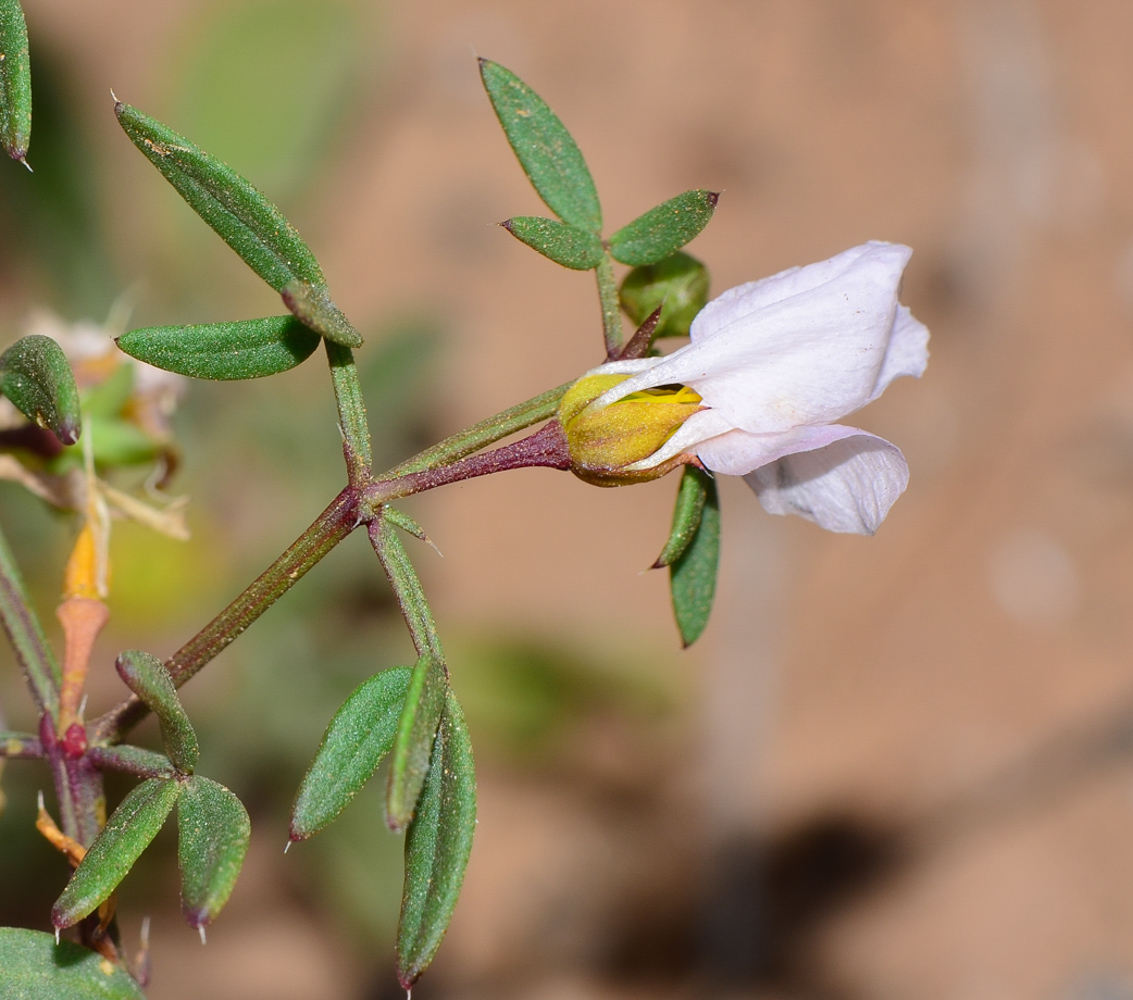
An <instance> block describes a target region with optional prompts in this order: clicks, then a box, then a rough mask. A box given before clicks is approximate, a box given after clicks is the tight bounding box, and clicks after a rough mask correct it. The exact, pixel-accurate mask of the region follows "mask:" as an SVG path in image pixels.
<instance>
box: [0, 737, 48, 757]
mask: <svg viewBox="0 0 1133 1000" xmlns="http://www.w3.org/2000/svg"><path fill="white" fill-rule="evenodd" d="M42 756H43V744H42V743H41V742H40V741H39V740H38V739H37V738H36V737H35V736H32V734H31V733H9V732H4V731H3V730H0V757H9V758H15V757H42Z"/></svg>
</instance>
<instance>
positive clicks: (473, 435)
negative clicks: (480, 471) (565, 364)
mask: <svg viewBox="0 0 1133 1000" xmlns="http://www.w3.org/2000/svg"><path fill="white" fill-rule="evenodd" d="M572 385H574V383H573V382H566V383H564V384H563V385H560V386H558V387H557V388H555V389H549V390H548V391H547V392H544V393H541V394H540V395H538V396H534V397H532V398H531V399H528V400H526V401H524V402H522V403H518V404H516V405H515V406H513V407H511V408H510V409H507V410H504V411H503V412H502V413H497V414H496V415H495V416H494V417H488V419H487V420H481V421H480V422H479V423H478V424H473V425H472V426H471V427H469V428H468V429H466V430H463V431H460V432H459V433H458V434H453V435H452V437H447V438H445V439H444V440H443V441H441V442H439V443H438V444H435V445H433V446H432V447H431V448H426V449H425V450H424V451H422V452H420V453H418V454H416V455H414V456H413V457H412V458H409V459H406V460H405V461H404V462H402V463H401V464H400V465H396V466H394V467H393V468H392V469H390V470H389V471H388V472H385V473H383V474H382V476H381V481H386V480H390V479H397V478H400V477H402V476H407V475H409V474H410V473H414V472H422V471H424V470H426V469H435V468H436V467H437V466H440V465H449V464H451V463H453V462H455V461H457V460H458V459H461V458H464V457H465V456H467V455H471V454H472V453H473V452H477V451H479V450H480V449H481V448H486V447H487V446H488V445H490V444H495V442H497V441H499V440H501V439H502V438H505V437H507V436H508V435H509V434H514V433H516V431H522V430H526V429H527V428H528V427H530V426H531V425H532V424H537V423H539V421H540V420H546V419H547V418H548V417H552V416H554V414H555V410H557V409H558V406H559V400H560V399H562V398H563V396H564V395H565V394H566V391H567V389H569V388H570V387H571V386H572Z"/></svg>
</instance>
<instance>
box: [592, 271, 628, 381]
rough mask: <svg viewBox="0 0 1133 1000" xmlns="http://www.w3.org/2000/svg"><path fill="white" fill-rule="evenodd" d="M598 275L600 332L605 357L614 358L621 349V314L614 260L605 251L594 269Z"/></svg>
mask: <svg viewBox="0 0 1133 1000" xmlns="http://www.w3.org/2000/svg"><path fill="white" fill-rule="evenodd" d="M594 273H595V274H596V275H597V277H598V301H599V302H600V303H601V305H602V332H603V333H604V334H605V335H606V357H607V359H609V360H611V361H612V360H614V359H615V358H616V357H617V356H618V355H619V354H620V353H621V349H622V314H621V311H620V307H619V306H618V282H617V279H616V278H615V277H614V261H613V259H612V258H611V257H610V255H609V254H608V253H607V254H605V255H604V256H603V257H602V262H601V263H600V264H599V265H598V266H597V267H596V268H595V269H594Z"/></svg>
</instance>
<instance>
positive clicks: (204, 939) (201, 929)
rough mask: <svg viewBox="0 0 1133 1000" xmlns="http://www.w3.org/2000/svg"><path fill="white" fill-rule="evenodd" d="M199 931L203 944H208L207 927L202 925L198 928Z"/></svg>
mask: <svg viewBox="0 0 1133 1000" xmlns="http://www.w3.org/2000/svg"><path fill="white" fill-rule="evenodd" d="M197 930H198V931H200V934H201V944H208V939H207V938H206V937H205V925H204V924H201V926H200V927H198V928H197Z"/></svg>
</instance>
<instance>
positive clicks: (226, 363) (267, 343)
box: [117, 316, 319, 379]
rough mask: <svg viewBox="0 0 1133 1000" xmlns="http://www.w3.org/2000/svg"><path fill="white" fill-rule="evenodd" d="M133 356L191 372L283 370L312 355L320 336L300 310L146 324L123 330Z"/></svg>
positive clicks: (254, 374)
mask: <svg viewBox="0 0 1133 1000" xmlns="http://www.w3.org/2000/svg"><path fill="white" fill-rule="evenodd" d="M117 343H118V346H119V347H120V348H121V349H122V350H123V351H125V352H126V353H127V354H128V355H130V357H132V358H137V359H138V360H139V361H144V362H146V364H150V365H153V366H154V367H156V368H162V369H164V370H165V371H167V372H177V374H178V375H188V376H190V377H191V378H208V379H244V378H263V377H264V376H265V375H278V374H279V373H280V372H285V371H287V370H288V369H289V368H294V367H295V366H296V365H298V364H300V363H302V362H303V361H306V360H307V358H309V357H310V356H311V354H313V353H314V350H315V348H316V347H318V346H319V336H318V334H317V333H315V332H314V331H312V330H309V329H308V328H307V327H306V326H304V325H303V324H302V323H300V322H299V320H297V319H296V318H295V317H294V316H267V317H265V318H264V319H246V320H239V321H237V322H234V323H204V324H201V325H199V326H146V327H141V328H140V329H137V330H131V331H130V332H129V333H124V334H122V336H121V337H119V338H118V340H117Z"/></svg>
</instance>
